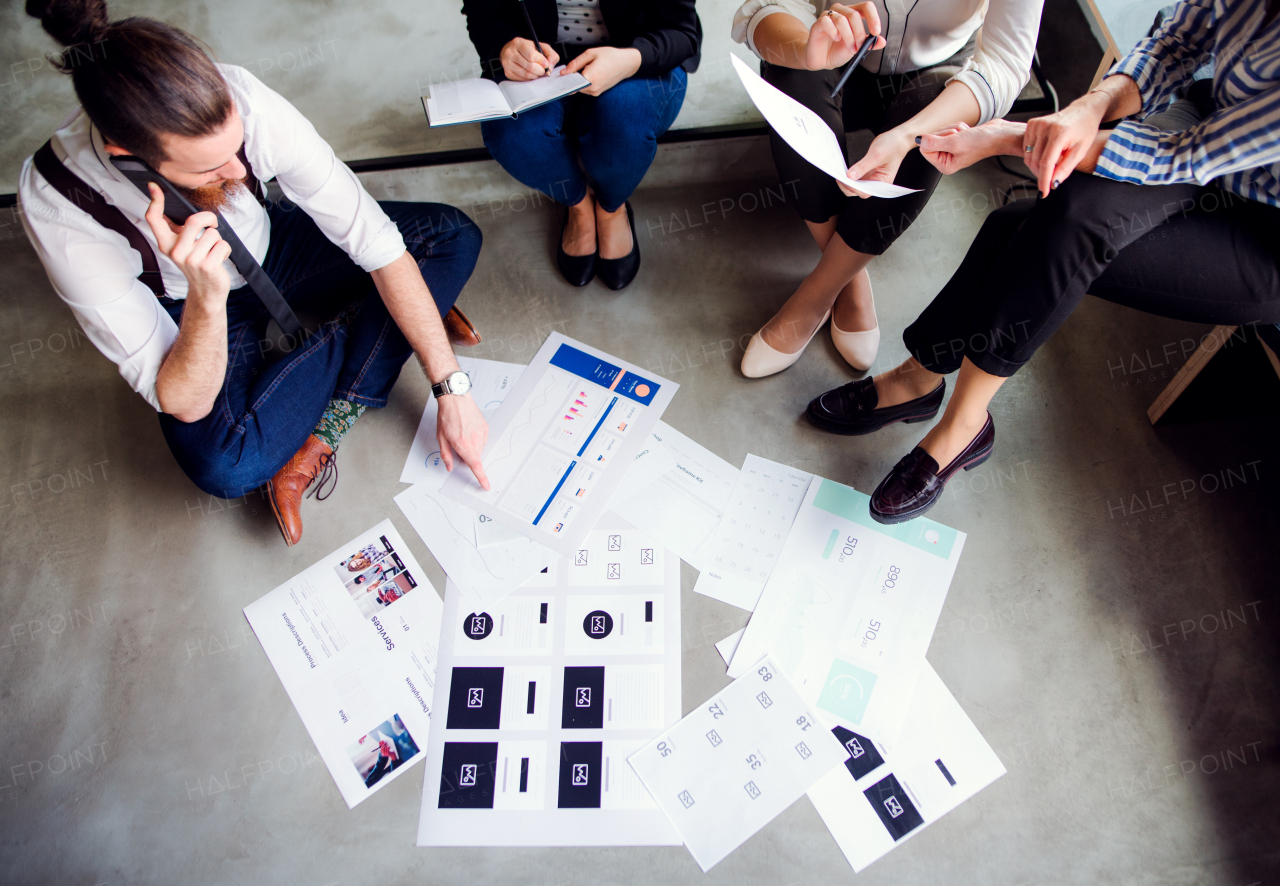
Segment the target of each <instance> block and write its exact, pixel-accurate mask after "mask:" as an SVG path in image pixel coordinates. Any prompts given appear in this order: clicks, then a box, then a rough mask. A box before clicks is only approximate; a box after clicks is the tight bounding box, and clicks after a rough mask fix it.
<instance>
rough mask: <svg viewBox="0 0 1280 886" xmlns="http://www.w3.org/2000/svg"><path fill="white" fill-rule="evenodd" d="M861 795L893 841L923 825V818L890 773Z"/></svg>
mask: <svg viewBox="0 0 1280 886" xmlns="http://www.w3.org/2000/svg"><path fill="white" fill-rule="evenodd" d="M862 793H863V795H864V796H865V797H866V798H867V802H869V803H870V804H871V808H872V809H874V810H875V811H876V815H877V816H878V817H879V819H880V822H881V824H883V825H884V827H885V830H887V831H888V832H889V835H890V836H892V837H893V839H894V840H901V839H902V838H903V837H905V836H906V835H907V834H909V833H911V832H912V831H914V830H915V829H916V828H918V827H920V826H921V825H923V824H924V817H923V816H922V815H921V814H920V812H919V811H918V810H917V809H916V806H915V804H914V803H912V802H911V797H910V796H908V794H907V792H906V791H905V790H903V788H902V785H901V784H900V783H899V782H898V779H897V778H896V777H895V776H894V775H893V774H892V773H890V774H889V775H886V776H885V777H884V778H882V779H880V780H879V781H878V782H876V783H875V784H873V785H872V786H871V787H869V788H867V789H866V790H865V791H863V792H862Z"/></svg>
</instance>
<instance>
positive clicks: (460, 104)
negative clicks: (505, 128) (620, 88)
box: [422, 65, 591, 126]
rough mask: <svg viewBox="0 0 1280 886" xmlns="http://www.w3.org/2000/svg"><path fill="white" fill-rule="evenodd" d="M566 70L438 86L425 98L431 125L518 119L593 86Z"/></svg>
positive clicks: (433, 87)
mask: <svg viewBox="0 0 1280 886" xmlns="http://www.w3.org/2000/svg"><path fill="white" fill-rule="evenodd" d="M563 70H564V66H563V65H561V66H560V67H558V68H555V69H554V70H553V71H552V72H551V74H550V75H549V76H546V77H539V78H538V79H537V80H526V81H524V82H520V83H517V82H516V81H514V80H504V81H502V82H501V83H494V82H493V81H492V80H484V79H481V78H479V77H476V78H474V79H471V80H455V81H453V82H452V83H436V84H433V85H432V86H431V88H430V89H428V90H427V94H426V95H425V96H423V99H422V107H423V108H424V109H425V110H426V112H427V122H428V123H430V124H431V125H432V126H453V125H455V124H458V123H475V122H477V121H479V120H499V119H501V118H503V117H514V116H515V115H516V114H519V113H520V112H521V111H527V110H529V109H530V108H536V107H537V106H538V105H545V104H546V103H547V102H551V101H555V100H556V99H558V98H562V97H563V96H566V95H572V94H573V93H575V92H577V91H578V90H579V89H585V88H586V87H588V86H590V85H591V81H590V80H588V79H587V78H586V77H584V76H582V75H581V74H562V73H561V72H562V71H563Z"/></svg>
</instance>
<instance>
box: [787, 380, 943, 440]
mask: <svg viewBox="0 0 1280 886" xmlns="http://www.w3.org/2000/svg"><path fill="white" fill-rule="evenodd" d="M946 393H947V383H946V381H942V382H940V383H939V384H938V386H937V387H936V388H934V389H933V390H932V391H930V392H929V393H927V394H925V395H924V396H923V397H916V398H915V399H914V400H908V401H907V402H906V403H899V404H898V405H897V406H886V407H884V408H883V409H877V408H876V403H878V402H879V399H880V397H879V394H877V393H876V384H875V382H874V381H873V380H871V379H869V378H864V379H860V380H858V381H851V382H849V383H848V384H847V385H841V386H840V387H838V388H833V389H832V390H830V391H827V392H826V393H825V394H819V395H818V396H817V397H814V398H813V399H812V400H810V401H809V408H808V409H806V410H805V415H806V416H808V418H809V422H810V423H811V424H813V425H815V426H816V427H819V428H822V429H823V430H824V431H830V432H831V433H833V434H846V435H850V436H853V435H857V434H870V433H871V432H872V431H878V430H880V429H881V428H883V427H884V426H885V425H891V424H893V423H894V422H897V421H903V422H906V423H907V424H912V423H913V422H918V421H928V420H929V419H931V418H933V417H934V416H935V415H937V414H938V409H939V408H941V406H942V398H943V395H945V394H946Z"/></svg>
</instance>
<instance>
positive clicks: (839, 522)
mask: <svg viewBox="0 0 1280 886" xmlns="http://www.w3.org/2000/svg"><path fill="white" fill-rule="evenodd" d="M867 503H868V497H867V496H866V495H863V494H862V493H861V492H858V491H857V490H856V489H851V488H850V487H848V486H842V485H841V484H839V483H836V482H834V481H832V480H827V479H823V478H820V477H815V478H814V480H813V482H812V483H811V484H810V486H809V491H808V494H806V495H805V499H804V504H803V505H802V506H801V508H800V513H799V514H798V515H797V516H796V520H795V524H794V525H793V526H792V527H791V533H790V535H788V536H787V542H786V545H785V547H784V548H783V550H782V554H781V556H780V557H779V558H778V563H777V566H776V567H775V568H774V570H773V574H772V575H771V576H770V578H769V583H768V585H767V586H766V587H765V590H764V593H763V594H762V595H761V597H760V602H759V603H758V605H757V606H756V609H755V612H754V613H753V615H752V617H751V621H750V623H749V624H748V625H747V631H746V633H745V634H743V636H742V640H741V642H740V643H739V644H738V649H737V651H736V652H735V653H734V656H733V661H732V662H731V663H730V665H729V676H730V677H736V676H738V675H740V674H745V673H750V671H751V669H752V668H753V666H754V665H755V662H756V661H757V660H759V659H760V658H761V657H763V656H764V655H766V654H767V655H770V656H771V657H772V658H773V660H774V661H775V662H777V665H778V667H780V668H781V669H782V670H783V672H784V673H786V674H787V676H788V677H789V678H790V679H791V682H792V683H793V684H794V685H795V687H796V689H797V690H798V691H799V693H800V695H801V697H802V698H804V700H805V701H806V702H807V703H808V704H811V705H814V706H815V707H816V708H817V709H818V711H819V713H821V714H822V715H823V717H824V718H826V719H827V720H828V721H830V722H832V723H833V724H837V725H840V726H843V727H845V728H848V729H852V730H855V731H857V732H859V733H862V734H867V735H872V736H874V737H875V738H876V739H877V740H879V741H885V742H890V743H891V742H892V741H893V740H894V739H895V738H896V737H897V735H898V731H899V730H900V729H901V727H902V722H903V720H904V719H905V717H906V714H907V707H908V705H909V704H910V701H911V694H912V691H913V689H914V688H915V681H916V677H917V675H918V673H919V670H920V668H921V666H922V665H923V662H924V656H925V652H926V651H927V650H928V648H929V642H930V640H931V639H932V637H933V631H934V628H935V627H936V626H937V623H938V616H939V614H940V613H941V612H942V604H943V602H944V601H945V600H946V597H947V590H948V588H949V587H950V585H951V577H952V575H953V574H954V573H955V568H956V564H957V563H958V562H959V560H960V551H961V549H962V548H963V547H964V541H965V535H964V533H963V532H958V531H957V530H955V529H951V528H950V527H947V526H943V525H942V524H940V523H935V522H934V521H932V520H929V519H927V518H924V517H920V518H917V519H915V520H911V521H909V522H906V523H898V524H896V525H892V526H883V525H881V524H879V523H876V522H875V521H873V520H872V519H871V515H870V513H869V512H868V509H867Z"/></svg>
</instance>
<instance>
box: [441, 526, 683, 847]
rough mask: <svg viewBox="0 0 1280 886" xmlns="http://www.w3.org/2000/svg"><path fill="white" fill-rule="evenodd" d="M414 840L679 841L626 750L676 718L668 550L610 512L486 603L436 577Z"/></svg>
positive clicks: (675, 638) (676, 583)
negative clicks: (432, 724) (471, 601)
mask: <svg viewBox="0 0 1280 886" xmlns="http://www.w3.org/2000/svg"><path fill="white" fill-rule="evenodd" d="M435 703H436V704H437V705H438V706H439V710H440V711H441V714H440V717H439V718H438V719H437V723H436V728H435V729H434V730H433V731H432V733H431V740H430V743H429V746H428V748H427V754H426V756H427V765H426V774H425V776H424V782H423V788H422V817H421V819H420V822H419V826H418V845H419V846H678V845H679V844H680V836H679V835H678V834H677V833H676V832H675V830H674V829H673V828H672V827H671V824H670V822H668V821H667V819H666V816H664V815H663V814H662V811H661V810H660V809H659V808H658V807H657V805H655V804H654V802H653V800H652V798H650V796H649V794H648V792H647V791H646V790H645V788H644V785H643V784H641V782H640V780H639V778H638V777H637V776H636V774H635V773H634V772H633V771H632V770H631V768H630V767H629V766H628V765H627V758H628V757H629V756H630V755H631V754H633V753H635V751H636V750H638V749H639V748H641V747H643V746H644V745H645V744H647V743H648V742H649V741H650V740H652V738H653V737H654V736H655V735H657V734H658V733H659V732H661V731H662V730H663V729H665V728H667V727H668V726H670V725H671V724H672V723H675V722H676V721H677V720H678V719H679V718H680V710H681V707H680V563H679V560H677V559H676V558H675V557H674V556H673V555H671V554H670V553H668V552H666V551H664V550H663V549H662V548H661V547H659V546H657V545H656V544H655V543H654V542H653V540H651V539H649V538H648V537H647V536H645V535H644V534H643V533H641V532H639V531H638V530H636V529H633V528H631V527H630V526H628V525H627V524H626V523H625V522H623V521H622V520H621V519H620V518H618V517H615V516H613V515H608V516H606V517H605V518H604V519H603V520H602V521H601V524H600V527H599V528H598V529H596V530H593V531H592V532H591V533H589V534H588V535H587V537H586V538H585V539H584V541H583V546H582V547H581V548H580V549H579V550H577V551H574V552H573V554H572V556H570V557H567V558H564V559H561V560H558V561H556V563H555V565H554V566H552V567H551V568H550V569H549V570H548V571H547V572H546V573H545V574H541V575H539V576H538V578H537V579H535V580H534V581H533V582H531V583H530V585H529V586H527V587H523V588H521V589H519V590H517V591H516V592H514V593H513V594H511V595H510V596H508V597H506V598H504V599H503V600H501V601H499V602H498V603H496V604H494V605H493V606H490V607H487V608H485V609H483V610H477V609H473V608H472V607H471V606H470V605H468V603H467V601H466V600H464V598H463V597H462V596H461V595H459V594H458V593H457V590H456V588H454V587H453V585H452V583H451V582H450V583H449V584H447V585H446V590H445V614H444V631H443V633H442V636H441V640H440V679H439V683H438V685H437V687H436V696H435Z"/></svg>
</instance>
